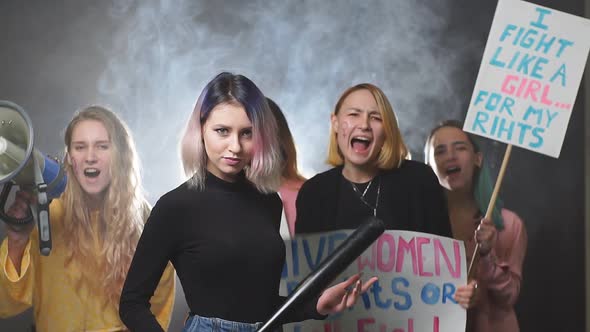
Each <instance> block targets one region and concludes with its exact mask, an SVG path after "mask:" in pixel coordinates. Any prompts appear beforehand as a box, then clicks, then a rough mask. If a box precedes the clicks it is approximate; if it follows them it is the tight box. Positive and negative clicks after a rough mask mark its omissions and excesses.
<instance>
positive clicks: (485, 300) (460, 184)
mask: <svg viewBox="0 0 590 332" xmlns="http://www.w3.org/2000/svg"><path fill="white" fill-rule="evenodd" d="M462 127H463V126H462V125H461V123H460V122H458V121H453V120H449V121H445V122H443V123H442V124H440V125H438V126H436V127H435V128H434V129H432V131H431V132H430V135H429V136H428V139H427V140H426V145H425V147H424V154H425V159H426V162H427V163H428V164H430V166H431V167H432V169H433V170H434V173H435V174H436V175H437V177H438V180H439V182H440V184H441V186H443V187H444V188H445V189H446V190H445V191H446V195H447V200H448V209H449V218H450V220H451V228H452V232H453V237H454V238H456V239H458V240H462V241H464V242H465V246H466V251H467V258H468V261H471V257H472V256H473V254H474V249H475V246H476V244H479V248H480V249H479V255H480V257H479V260H478V263H477V265H476V266H475V267H474V268H476V269H477V272H476V273H475V274H474V275H475V279H474V280H469V283H468V284H467V285H465V286H461V287H459V288H458V289H457V292H456V293H455V300H456V301H457V302H458V303H459V304H460V305H461V306H462V307H464V308H466V309H469V310H468V314H467V331H483V332H486V331H506V332H514V331H519V327H518V320H517V318H516V314H515V312H514V304H515V303H516V301H517V299H518V295H519V292H520V283H521V280H522V263H523V261H524V257H525V253H526V246H527V235H526V230H525V227H524V224H523V222H522V220H521V219H520V218H519V217H518V215H516V213H514V212H512V211H510V210H508V209H505V208H503V204H502V202H501V201H500V200H496V203H495V206H494V207H493V211H492V217H491V219H487V218H483V215H484V214H485V213H486V209H487V206H488V203H489V201H490V198H491V193H492V188H493V183H492V181H491V180H490V175H489V171H488V169H487V167H486V165H485V163H484V161H483V154H482V152H481V151H480V149H479V146H478V144H477V143H476V140H475V138H474V137H473V136H472V135H471V134H468V133H466V132H465V131H463V129H462ZM482 218H483V219H482Z"/></svg>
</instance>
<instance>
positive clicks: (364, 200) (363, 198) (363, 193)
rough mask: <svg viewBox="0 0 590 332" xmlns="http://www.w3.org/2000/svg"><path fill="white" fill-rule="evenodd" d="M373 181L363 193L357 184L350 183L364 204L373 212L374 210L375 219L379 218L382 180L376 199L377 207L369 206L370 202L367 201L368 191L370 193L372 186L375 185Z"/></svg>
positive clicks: (378, 185) (378, 186)
mask: <svg viewBox="0 0 590 332" xmlns="http://www.w3.org/2000/svg"><path fill="white" fill-rule="evenodd" d="M373 180H374V179H373ZM373 180H371V181H370V182H369V184H368V185H367V187H366V188H365V190H363V192H362V193H361V191H360V190H359V188H357V186H356V184H354V183H353V182H350V184H351V185H352V190H354V192H355V193H357V195H359V198H360V200H361V202H363V203H364V204H365V205H366V206H368V207H369V208H370V209H371V210H373V217H377V207H378V206H379V195H380V194H381V178H379V184H377V197H376V198H375V205H371V204H369V202H367V200H366V199H365V195H366V194H367V191H369V187H371V184H373Z"/></svg>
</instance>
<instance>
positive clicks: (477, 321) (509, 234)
mask: <svg viewBox="0 0 590 332" xmlns="http://www.w3.org/2000/svg"><path fill="white" fill-rule="evenodd" d="M502 218H503V219H504V229H503V230H501V231H500V230H499V231H498V232H497V239H496V243H495V245H494V247H493V249H492V251H491V252H490V253H489V254H488V255H487V256H485V257H481V258H480V260H479V264H478V267H477V268H478V270H477V283H478V294H477V296H478V299H477V304H476V306H475V307H474V308H472V309H470V310H469V311H468V327H469V325H472V326H471V327H472V328H471V329H468V331H477V332H488V331H489V332H494V331H502V332H518V331H519V330H520V329H519V327H518V320H517V318H516V314H515V312H514V304H515V303H516V301H517V300H518V294H519V293H520V282H521V280H522V263H523V261H524V257H525V254H526V247H527V235H526V229H525V226H524V224H523V222H522V220H521V219H520V218H519V217H518V215H516V213H514V212H512V211H510V210H507V209H503V210H502ZM465 245H466V250H467V255H468V257H467V258H468V262H469V261H471V255H472V253H473V250H474V248H475V241H474V240H473V239H471V240H469V241H467V242H466V243H465ZM469 322H471V324H470V323H469Z"/></svg>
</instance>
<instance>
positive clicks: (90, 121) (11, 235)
mask: <svg viewBox="0 0 590 332" xmlns="http://www.w3.org/2000/svg"><path fill="white" fill-rule="evenodd" d="M65 145H66V157H65V159H64V165H65V169H66V173H67V177H68V182H67V185H66V188H65V191H64V193H63V194H62V195H61V196H60V197H59V198H57V199H54V200H53V201H52V202H51V204H50V209H49V211H50V220H51V227H52V232H53V249H52V252H51V255H49V256H41V255H40V253H39V249H38V246H39V242H38V239H37V237H35V236H30V234H31V231H32V229H33V228H34V224H33V223H29V224H27V225H26V226H20V227H14V226H9V227H7V239H5V240H4V241H3V242H2V245H1V247H0V317H8V316H12V315H15V314H18V313H19V312H21V311H23V310H25V309H26V308H28V307H30V306H33V307H34V316H35V324H36V328H37V330H38V331H49V332H51V331H59V332H61V331H123V330H126V329H127V328H126V327H125V326H124V324H123V323H122V322H121V321H120V319H119V315H118V306H119V297H120V294H121V289H122V287H123V282H124V280H125V277H126V274H127V269H128V268H129V265H130V263H131V259H132V257H133V254H134V252H135V248H136V246H137V241H138V239H139V236H140V234H141V232H142V230H143V225H144V221H145V219H146V217H147V215H148V214H149V211H150V208H149V205H148V203H147V201H146V200H145V198H144V195H143V192H142V187H141V183H140V175H139V162H138V158H137V153H136V150H135V145H134V143H133V139H132V137H131V135H130V132H129V130H128V128H127V126H126V125H125V124H124V123H123V122H122V121H121V120H120V119H119V118H118V117H117V116H116V115H115V114H114V113H113V112H111V111H109V110H107V109H105V108H102V107H99V106H91V107H88V108H85V109H83V110H82V111H80V112H79V113H77V114H76V115H75V116H74V118H73V119H72V121H71V122H70V123H69V125H68V127H67V128H66V132H65ZM35 198H36V197H35V196H34V195H32V194H31V193H27V192H23V191H20V192H18V193H17V195H16V199H15V203H14V204H13V205H12V206H11V208H10V209H9V210H8V211H7V213H8V214H10V215H12V216H14V217H16V218H22V217H23V216H24V215H25V214H26V213H27V209H28V207H29V206H30V205H31V203H33V202H34V201H35ZM174 278H175V277H174V271H173V269H172V268H171V265H168V268H167V269H166V271H165V273H164V274H163V275H162V278H161V279H160V282H159V286H158V287H157V289H156V291H155V292H154V295H153V297H151V301H150V303H151V308H150V309H151V312H152V314H153V315H154V316H155V317H156V318H157V320H158V323H159V324H160V325H161V326H162V327H163V328H164V329H166V328H167V327H168V324H169V322H170V317H171V313H172V307H173V304H174Z"/></svg>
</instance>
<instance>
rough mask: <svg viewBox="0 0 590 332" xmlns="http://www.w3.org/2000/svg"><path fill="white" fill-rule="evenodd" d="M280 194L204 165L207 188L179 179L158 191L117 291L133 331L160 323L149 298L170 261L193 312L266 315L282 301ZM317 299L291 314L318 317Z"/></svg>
mask: <svg viewBox="0 0 590 332" xmlns="http://www.w3.org/2000/svg"><path fill="white" fill-rule="evenodd" d="M281 209H282V205H281V200H280V198H279V196H278V195H277V194H262V193H260V192H259V191H257V190H256V188H255V187H254V186H253V185H251V184H250V183H249V182H248V181H247V180H246V179H245V178H243V177H242V178H240V179H239V180H238V181H236V182H234V183H230V182H225V181H223V180H221V179H219V178H217V177H215V176H213V175H212V174H210V173H208V174H207V178H206V181H205V189H204V190H203V191H199V190H197V189H194V188H192V187H189V185H188V183H184V184H182V185H181V186H179V187H178V188H176V189H174V190H172V191H171V192H169V193H167V194H165V195H164V196H162V197H161V198H160V199H159V201H158V202H157V203H156V205H155V206H154V208H153V210H152V213H151V215H150V217H149V219H148V221H147V223H146V225H145V229H144V231H143V233H142V235H141V238H140V240H139V243H138V245H137V250H136V252H135V256H134V258H133V261H132V263H131V266H130V268H129V273H128V275H127V279H126V281H125V285H124V287H123V292H122V294H121V304H120V309H119V311H120V315H121V319H122V320H123V322H124V323H125V325H127V327H128V328H129V329H131V330H132V331H142V332H143V331H162V329H161V327H160V326H159V325H158V323H157V321H156V319H155V317H154V316H153V315H152V313H151V312H150V310H149V299H150V297H151V296H152V295H153V293H154V290H155V289H156V286H157V284H158V281H159V280H160V277H161V275H162V272H163V271H164V268H165V267H166V264H167V262H168V261H170V262H172V264H173V265H174V268H175V269H176V273H177V274H178V277H179V279H180V282H181V284H182V288H183V290H184V294H185V297H186V302H187V304H188V307H189V308H190V311H191V313H194V314H197V315H199V316H204V317H217V318H222V319H225V320H230V321H238V322H245V323H255V322H263V321H265V320H266V319H268V318H269V317H270V316H271V315H272V313H273V312H274V311H275V310H276V309H278V306H279V305H280V304H281V303H282V301H284V298H282V297H279V295H278V293H279V282H280V278H281V271H282V268H283V264H284V261H285V245H284V243H283V241H282V239H281V236H280V234H279V226H280V220H281ZM315 304H316V303H312V304H308V305H307V306H306V308H302V310H297V311H296V312H294V313H293V314H294V315H292V316H291V317H288V318H287V320H288V321H298V320H303V319H306V318H321V317H320V316H319V315H318V313H317V311H315Z"/></svg>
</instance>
